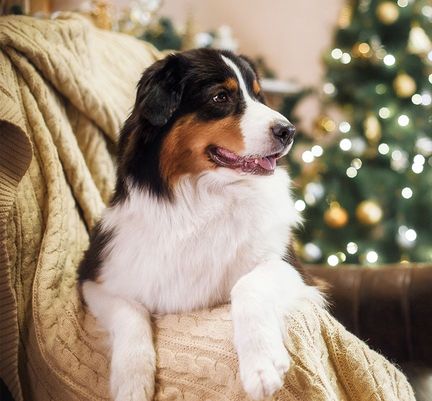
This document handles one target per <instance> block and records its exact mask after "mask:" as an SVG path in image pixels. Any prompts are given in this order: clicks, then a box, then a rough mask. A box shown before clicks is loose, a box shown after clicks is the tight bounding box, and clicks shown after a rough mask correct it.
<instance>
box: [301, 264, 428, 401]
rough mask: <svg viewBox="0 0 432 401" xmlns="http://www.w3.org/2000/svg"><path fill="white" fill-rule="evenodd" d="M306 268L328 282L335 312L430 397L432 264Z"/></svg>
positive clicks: (420, 397)
mask: <svg viewBox="0 0 432 401" xmlns="http://www.w3.org/2000/svg"><path fill="white" fill-rule="evenodd" d="M304 268H305V270H306V271H307V272H308V273H310V274H311V275H313V276H314V277H318V278H320V279H323V280H325V281H326V282H327V283H328V284H330V288H329V290H328V295H329V297H328V298H329V300H330V309H331V312H332V314H333V315H334V316H335V317H336V318H337V319H338V320H339V321H340V322H341V323H342V324H344V325H345V327H346V328H347V329H348V330H349V331H351V332H352V333H354V334H356V335H357V336H358V337H360V338H361V339H363V340H364V341H365V342H367V343H368V344H369V346H370V347H371V348H373V349H375V350H377V351H378V352H380V353H381V354H383V355H385V356H386V357H387V358H388V359H390V360H391V361H392V362H394V363H397V364H398V365H399V366H400V367H401V368H402V370H403V371H404V372H405V374H406V375H407V377H408V379H409V381H410V382H411V385H412V386H413V389H414V392H415V395H416V399H417V401H431V400H432V265H409V264H406V265H392V266H382V267H360V266H340V267H336V268H334V267H323V266H306V267H304Z"/></svg>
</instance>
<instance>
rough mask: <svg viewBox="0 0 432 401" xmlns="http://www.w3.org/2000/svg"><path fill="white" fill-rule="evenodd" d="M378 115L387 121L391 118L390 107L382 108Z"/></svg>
mask: <svg viewBox="0 0 432 401" xmlns="http://www.w3.org/2000/svg"><path fill="white" fill-rule="evenodd" d="M378 115H379V116H380V117H381V118H383V119H384V120H385V119H386V118H389V117H390V109H389V108H388V107H381V108H380V109H379V110H378Z"/></svg>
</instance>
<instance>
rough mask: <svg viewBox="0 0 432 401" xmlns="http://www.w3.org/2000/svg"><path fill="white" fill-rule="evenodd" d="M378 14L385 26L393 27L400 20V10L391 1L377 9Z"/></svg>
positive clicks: (385, 2) (383, 3)
mask: <svg viewBox="0 0 432 401" xmlns="http://www.w3.org/2000/svg"><path fill="white" fill-rule="evenodd" d="M376 14H377V17H378V19H379V20H380V21H381V22H382V23H383V24H385V25H391V24H393V23H394V22H396V20H397V19H398V18H399V8H398V6H397V5H396V4H395V3H393V2H391V1H384V2H382V3H381V4H380V5H379V6H378V7H377V10H376Z"/></svg>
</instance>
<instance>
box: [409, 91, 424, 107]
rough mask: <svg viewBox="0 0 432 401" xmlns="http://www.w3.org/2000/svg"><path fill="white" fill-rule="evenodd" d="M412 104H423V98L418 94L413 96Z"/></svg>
mask: <svg viewBox="0 0 432 401" xmlns="http://www.w3.org/2000/svg"><path fill="white" fill-rule="evenodd" d="M411 102H413V103H414V104H415V105H419V104H422V96H421V95H419V94H418V93H416V94H414V95H412V97H411Z"/></svg>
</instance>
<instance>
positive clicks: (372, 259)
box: [366, 251, 378, 263]
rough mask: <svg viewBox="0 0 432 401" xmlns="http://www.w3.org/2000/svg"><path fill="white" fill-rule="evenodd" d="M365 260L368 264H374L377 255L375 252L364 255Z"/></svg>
mask: <svg viewBox="0 0 432 401" xmlns="http://www.w3.org/2000/svg"><path fill="white" fill-rule="evenodd" d="M366 260H367V261H368V263H375V262H376V261H377V260H378V254H377V253H376V252H375V251H369V252H368V253H367V254H366Z"/></svg>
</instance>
